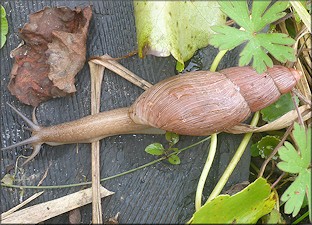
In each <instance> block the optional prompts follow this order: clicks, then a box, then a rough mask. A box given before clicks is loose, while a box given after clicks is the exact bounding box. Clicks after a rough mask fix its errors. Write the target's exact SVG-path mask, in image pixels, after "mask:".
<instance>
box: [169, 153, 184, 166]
mask: <svg viewBox="0 0 312 225" xmlns="http://www.w3.org/2000/svg"><path fill="white" fill-rule="evenodd" d="M168 162H170V163H171V164H173V165H179V164H180V163H181V160H180V157H179V156H177V155H171V156H169V157H168Z"/></svg>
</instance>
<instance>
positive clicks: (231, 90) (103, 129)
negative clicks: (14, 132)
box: [2, 66, 300, 164]
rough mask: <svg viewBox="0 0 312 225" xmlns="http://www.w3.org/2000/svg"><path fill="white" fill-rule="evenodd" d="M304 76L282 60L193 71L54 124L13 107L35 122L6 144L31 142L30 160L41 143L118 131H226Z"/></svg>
mask: <svg viewBox="0 0 312 225" xmlns="http://www.w3.org/2000/svg"><path fill="white" fill-rule="evenodd" d="M299 79H300V74H299V73H298V71H296V70H294V69H291V68H286V67H283V66H274V67H273V68H269V69H268V70H267V72H265V73H263V74H257V73H256V71H255V70H253V69H252V68H251V67H232V68H228V69H224V70H221V71H219V72H209V71H196V72H189V73H185V74H183V75H176V76H172V77H170V78H168V79H165V80H163V81H161V82H159V83H157V84H155V85H154V86H152V87H151V88H149V89H148V90H147V91H145V92H144V93H143V94H142V95H140V96H139V97H138V99H137V100H136V101H135V102H134V103H133V104H132V106H130V107H129V108H120V109H114V110H110V111H105V112H101V113H98V114H95V115H91V116H87V117H83V118H81V119H78V120H75V121H71V122H67V123H62V124H59V125H55V126H51V127H40V126H38V125H36V124H35V123H33V122H32V121H30V120H28V119H27V118H26V117H25V116H23V115H22V114H21V113H20V112H18V111H17V110H16V109H14V108H13V109H14V110H15V111H16V112H17V113H18V114H19V115H20V116H22V117H23V119H24V120H25V121H26V122H27V123H28V124H29V126H30V127H31V129H32V132H33V133H32V137H30V138H29V139H26V140H24V141H22V142H19V143H17V144H14V145H11V146H8V147H5V148H3V149H2V150H5V149H10V148H13V147H17V146H20V145H24V144H32V145H33V147H34V152H33V154H32V155H31V156H30V157H29V159H28V160H27V161H26V162H28V161H29V160H31V159H32V158H33V157H34V156H35V155H36V154H37V153H38V152H39V150H40V146H41V144H42V143H47V144H50V145H59V144H69V143H90V142H93V141H95V140H99V139H102V138H104V137H108V136H113V135H117V134H129V133H150V132H152V133H154V132H155V130H152V128H158V129H160V131H159V130H158V131H157V132H163V131H164V130H166V131H171V132H175V133H178V134H182V135H193V136H206V135H209V134H212V133H217V132H223V131H225V132H226V130H227V129H229V128H231V127H233V126H235V125H237V124H239V123H240V122H242V121H244V120H245V119H247V118H248V117H249V116H250V114H251V112H255V111H258V110H260V109H262V108H265V107H266V106H268V105H270V104H272V103H273V102H275V101H276V100H277V99H278V98H279V97H280V95H281V94H284V93H287V92H289V91H290V90H291V89H292V88H293V87H294V86H295V85H296V83H297V81H298V80H299ZM26 162H25V163H26ZM25 163H24V164H25Z"/></svg>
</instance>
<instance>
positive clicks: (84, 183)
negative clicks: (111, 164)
mask: <svg viewBox="0 0 312 225" xmlns="http://www.w3.org/2000/svg"><path fill="white" fill-rule="evenodd" d="M209 139H210V137H206V138H204V139H202V140H200V141H198V142H196V143H194V144H192V145H189V146H187V147H185V148H182V149H180V150H179V152H178V153H175V152H173V153H171V154H169V155H168V156H167V157H169V156H171V155H174V154H179V153H181V152H183V151H185V150H188V149H190V148H192V147H195V146H197V145H199V144H202V143H204V142H205V141H207V140H209ZM167 157H161V158H159V159H156V160H154V161H152V162H149V163H146V164H144V165H142V166H139V167H136V168H134V169H131V170H127V171H125V172H122V173H119V174H116V175H113V176H110V177H105V178H102V179H101V182H104V181H107V180H111V179H113V178H117V177H121V176H124V175H126V174H129V173H133V172H135V171H137V170H140V169H143V168H145V167H148V166H151V165H153V164H156V163H158V162H160V161H162V160H164V159H167ZM89 184H91V182H83V183H76V184H65V185H57V186H52V185H48V186H27V185H25V186H22V185H15V184H5V183H1V187H8V188H20V189H57V188H71V187H77V186H84V185H89Z"/></svg>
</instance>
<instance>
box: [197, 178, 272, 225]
mask: <svg viewBox="0 0 312 225" xmlns="http://www.w3.org/2000/svg"><path fill="white" fill-rule="evenodd" d="M275 202H276V200H275V195H274V193H273V192H271V189H270V185H269V184H268V183H267V181H266V180H265V179H264V178H258V179H257V180H256V181H255V182H253V183H251V184H250V185H248V186H247V187H246V188H244V189H243V190H242V191H240V192H238V193H237V194H235V195H233V196H229V195H219V196H218V197H216V198H215V199H213V200H212V201H210V202H206V203H205V205H204V206H203V207H202V208H200V209H199V210H198V211H197V212H195V213H194V216H193V221H192V223H194V224H234V223H237V224H243V223H253V224H254V223H256V222H257V221H258V219H259V218H260V217H262V216H263V215H265V214H268V213H270V212H271V211H272V209H273V207H274V205H275Z"/></svg>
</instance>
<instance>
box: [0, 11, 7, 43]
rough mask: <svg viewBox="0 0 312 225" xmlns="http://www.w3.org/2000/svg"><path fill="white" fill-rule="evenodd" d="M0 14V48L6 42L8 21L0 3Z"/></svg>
mask: <svg viewBox="0 0 312 225" xmlns="http://www.w3.org/2000/svg"><path fill="white" fill-rule="evenodd" d="M0 14H1V30H0V48H2V47H3V45H4V44H5V42H6V35H7V33H8V30H9V27H8V21H7V19H6V12H5V9H4V7H3V6H2V5H0Z"/></svg>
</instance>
